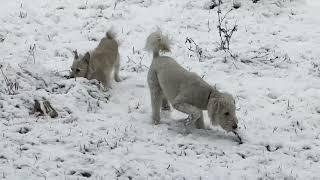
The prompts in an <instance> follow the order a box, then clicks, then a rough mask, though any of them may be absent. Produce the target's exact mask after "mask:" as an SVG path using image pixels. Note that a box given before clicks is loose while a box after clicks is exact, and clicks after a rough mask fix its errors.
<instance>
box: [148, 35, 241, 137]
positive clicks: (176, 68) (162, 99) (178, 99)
mask: <svg viewBox="0 0 320 180" xmlns="http://www.w3.org/2000/svg"><path fill="white" fill-rule="evenodd" d="M145 49H146V50H147V51H151V52H153V60H152V64H151V66H150V69H149V72H148V84H149V88H150V93H151V104H152V119H153V122H154V124H158V123H159V122H160V108H161V107H162V110H168V109H170V105H169V103H168V102H170V103H171V104H172V106H173V108H175V109H177V110H178V111H181V112H183V113H186V114H188V115H189V117H188V118H187V121H186V123H185V125H189V124H191V123H196V127H197V128H202V129H203V128H205V126H204V122H203V113H202V110H208V115H209V118H210V121H211V123H212V124H213V125H220V126H221V127H222V128H223V129H225V130H226V131H227V132H230V131H232V132H234V133H236V130H237V127H238V126H237V124H238V119H237V117H236V112H235V111H236V108H235V100H234V98H233V97H232V96H231V95H230V94H228V93H222V92H219V91H217V90H216V89H215V88H214V87H212V86H210V85H209V84H208V83H206V82H205V81H204V80H203V79H202V78H201V77H199V76H198V75H197V74H195V73H192V72H189V71H187V70H186V69H184V68H183V67H182V66H180V65H179V64H178V63H177V62H176V61H175V60H174V59H172V58H170V57H167V56H159V51H162V52H166V51H170V41H169V39H168V37H167V36H163V35H162V33H161V31H160V30H158V31H156V32H154V33H152V34H150V35H149V36H148V38H147V40H146V46H145Z"/></svg>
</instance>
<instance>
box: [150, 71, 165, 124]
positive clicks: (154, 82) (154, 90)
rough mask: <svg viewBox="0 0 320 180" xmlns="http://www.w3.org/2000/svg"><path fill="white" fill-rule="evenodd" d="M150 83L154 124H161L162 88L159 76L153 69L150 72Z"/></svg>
mask: <svg viewBox="0 0 320 180" xmlns="http://www.w3.org/2000/svg"><path fill="white" fill-rule="evenodd" d="M148 85H149V88H150V95H151V106H152V120H153V123H154V124H159V123H160V107H161V98H162V90H161V87H160V84H159V81H158V77H157V75H156V73H155V72H154V71H152V70H150V71H149V73H148Z"/></svg>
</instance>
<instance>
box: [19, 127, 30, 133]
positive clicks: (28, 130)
mask: <svg viewBox="0 0 320 180" xmlns="http://www.w3.org/2000/svg"><path fill="white" fill-rule="evenodd" d="M30 131H31V128H29V127H21V128H20V129H19V130H18V133H20V134H27V133H28V132H30Z"/></svg>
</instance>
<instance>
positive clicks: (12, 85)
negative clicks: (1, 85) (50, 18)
mask: <svg viewBox="0 0 320 180" xmlns="http://www.w3.org/2000/svg"><path fill="white" fill-rule="evenodd" d="M0 70H1V74H2V76H3V77H4V81H5V83H6V89H7V91H8V93H9V95H14V94H16V92H17V91H18V89H19V84H18V82H17V80H16V79H15V80H14V81H13V80H11V79H9V78H8V77H7V76H6V74H5V73H4V72H3V70H2V65H0Z"/></svg>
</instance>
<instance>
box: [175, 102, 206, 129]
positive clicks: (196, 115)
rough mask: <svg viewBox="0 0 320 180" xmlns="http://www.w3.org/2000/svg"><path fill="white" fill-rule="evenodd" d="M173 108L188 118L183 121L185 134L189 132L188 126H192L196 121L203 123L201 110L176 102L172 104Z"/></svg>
mask: <svg viewBox="0 0 320 180" xmlns="http://www.w3.org/2000/svg"><path fill="white" fill-rule="evenodd" d="M173 107H174V108H175V109H177V110H178V111H181V112H183V113H186V114H188V115H189V116H188V118H187V119H186V121H185V127H186V131H187V133H189V132H190V129H189V126H190V125H192V124H194V123H195V122H196V121H203V114H202V110H200V109H198V108H197V107H195V106H192V105H190V104H187V103H180V102H176V103H174V104H173Z"/></svg>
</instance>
